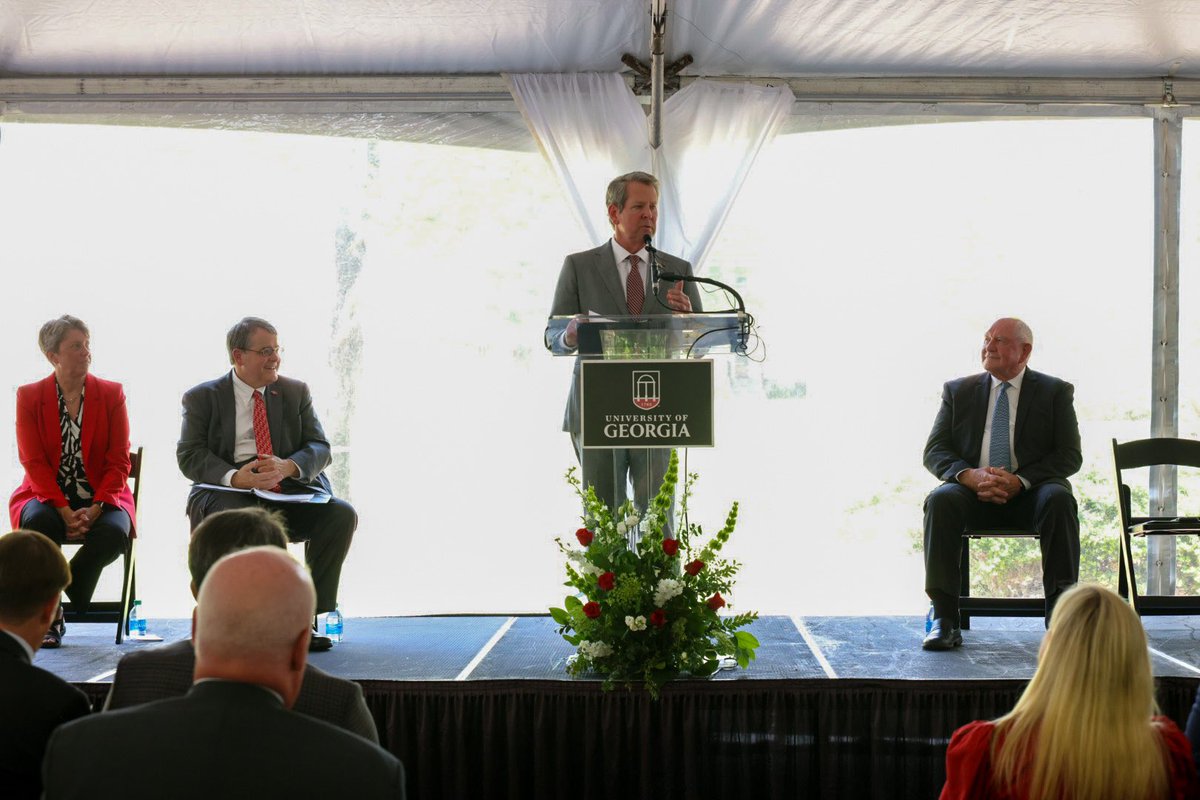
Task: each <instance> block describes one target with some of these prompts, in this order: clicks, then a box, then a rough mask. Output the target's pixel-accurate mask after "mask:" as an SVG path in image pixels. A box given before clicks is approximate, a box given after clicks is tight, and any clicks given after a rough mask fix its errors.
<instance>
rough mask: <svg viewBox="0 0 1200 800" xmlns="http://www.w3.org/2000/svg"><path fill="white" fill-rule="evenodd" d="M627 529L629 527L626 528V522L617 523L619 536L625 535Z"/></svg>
mask: <svg viewBox="0 0 1200 800" xmlns="http://www.w3.org/2000/svg"><path fill="white" fill-rule="evenodd" d="M626 530H628V528H626V527H625V523H624V522H618V523H617V535H618V536H624V535H625V531H626Z"/></svg>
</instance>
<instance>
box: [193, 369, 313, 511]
mask: <svg viewBox="0 0 1200 800" xmlns="http://www.w3.org/2000/svg"><path fill="white" fill-rule="evenodd" d="M263 395H264V396H263V399H264V401H265V403H266V406H267V424H268V426H269V427H270V429H271V449H272V450H274V452H275V455H277V456H279V457H280V458H290V459H291V460H292V461H294V462H296V466H297V467H299V468H300V475H299V477H298V478H288V479H287V480H286V481H284V483H283V491H284V492H297V491H322V492H326V493H329V494H333V492H332V490H331V489H330V486H329V479H328V478H326V477H325V473H324V472H323V470H324V469H325V468H326V467H327V466H329V462H330V461H331V460H332V459H331V456H330V454H329V441H328V440H327V439H326V438H325V429H324V428H322V427H321V421H320V420H318V419H317V415H316V412H315V411H313V403H312V395H311V394H310V393H309V391H308V385H307V384H305V383H303V382H302V381H298V380H293V379H292V378H284V377H280V378H279V380H277V381H276V382H275V383H273V384H271V385H270V386H268V387H266V390H265V392H264V393H263ZM236 420H237V414H236V411H235V410H234V404H233V373H232V371H231V372H227V373H225V375H224V376H222V377H220V378H217V379H216V380H212V381H207V382H205V383H202V384H200V385H199V386H194V387H192V388H191V389H188V391H187V393H186V394H184V396H183V429H182V431H181V432H180V434H179V444H178V445H177V446H176V448H175V457H176V459H177V460H178V461H179V469H180V470H181V471H182V472H183V474H184V475H185V476H186V477H187V478H188V479H189V480H191V481H192V482H193V483H214V484H219V483H221V479H222V478H224V477H225V474H226V473H227V472H229V470H231V469H236V468H237V467H238V466H239V465H237V464H234V461H233V444H234V436H235V433H236V432H235V430H234V426H235V424H236ZM197 491H200V490H197V489H196V488H194V487H193V488H192V492H191V494H190V495H189V496H188V503H189V505H190V504H191V498H192V496H194V495H195V494H196V492H197Z"/></svg>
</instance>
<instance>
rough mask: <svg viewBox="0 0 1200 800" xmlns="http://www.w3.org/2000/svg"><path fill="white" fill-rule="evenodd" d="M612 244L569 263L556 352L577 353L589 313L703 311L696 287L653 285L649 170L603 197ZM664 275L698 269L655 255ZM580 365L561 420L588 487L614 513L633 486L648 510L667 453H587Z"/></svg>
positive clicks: (653, 194) (654, 185)
mask: <svg viewBox="0 0 1200 800" xmlns="http://www.w3.org/2000/svg"><path fill="white" fill-rule="evenodd" d="M604 202H605V204H606V205H607V206H608V221H609V224H610V225H612V229H613V235H612V238H611V239H610V240H608V241H607V242H605V243H604V244H602V245H600V246H599V247H597V248H595V249H592V250H585V251H583V252H582V253H572V254H571V255H569V256H567V257H566V259H565V260H564V261H563V266H562V272H560V273H559V276H558V285H557V286H556V287H555V289H554V304H553V306H552V307H551V309H550V316H552V317H557V316H569V315H572V314H573V315H576V320H574V321H572V322H571V323H570V324H569V325H568V326H567V328H566V330H565V331H563V333H562V335H561V336H552V337H548V342H547V344H548V345H549V347H550V349H551V350H552V351H554V352H555V353H560V354H562V353H571V352H574V351H575V350H576V347H577V346H578V341H577V337H576V325H577V322H578V321H580V320H583V319H586V318H587V317H588V316H590V315H599V316H602V317H620V316H634V317H639V316H652V315H661V314H670V313H678V314H689V313H692V312H698V311H701V310H703V309H702V306H701V303H700V294H699V292H698V291H697V290H696V285H695V284H694V283H687V284H686V285H685V284H684V282H683V281H677V282H675V283H674V284H672V285H670V286H661V287H653V286H651V285H650V266H649V258H650V252H649V251H648V250H647V243H648V242H649V240H650V239H651V237H653V236H654V232H655V230H656V229H657V227H658V179H657V178H655V177H654V176H653V175H651V174H649V173H646V172H630V173H627V174H625V175H621V176H619V177H617V178H614V179H613V181H612V182H611V183H609V184H608V191H607V192H605V198H604ZM655 258H656V259H657V260H658V264H659V269H660V270H661V271H663V272H671V273H674V274H676V275H691V274H692V265H691V264H689V263H688V262H686V261H684V260H683V259H681V258H676V257H675V256H670V255H667V254H666V253H657V252H656V253H655ZM579 370H580V367H579V359H578V358H577V359H576V360H575V371H574V373H573V374H572V376H571V391H570V394H569V395H568V396H567V409H566V413H565V414H564V415H563V430H564V431H566V432H567V433H569V434H571V443H572V444H573V445H574V447H575V455H576V457H577V458H578V459H579V464H580V467H581V469H582V472H583V475H582V480H583V485H584V487H587V486H592V487H593V488H594V489H595V490H596V496H597V497H599V498H600V499H601V500H603V501H604V502H605V503H606V504H607V505H608V507H609V508H611V509H614V510H615V509H616V508H617V506H619V505H620V504H621V503H623V502H624V501H625V499H626V498H627V497H628V494H627V488H626V484H627V482H632V484H633V493H634V494H633V496H634V503H635V505H637V507H638V510H639V512H640V511H644V510H645V509H646V506H647V505H648V504H649V502H650V498H651V497H653V496H654V494H655V493H656V492H657V491H658V487H659V484H661V483H662V477H663V475H664V474H665V473H666V471H667V462H668V460H669V458H670V451H669V450H665V449H663V450H648V449H632V450H600V449H589V450H584V449H583V447H582V446H581V439H580V427H581V426H580V419H579Z"/></svg>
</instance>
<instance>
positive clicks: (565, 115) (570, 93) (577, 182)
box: [504, 72, 653, 249]
mask: <svg viewBox="0 0 1200 800" xmlns="http://www.w3.org/2000/svg"><path fill="white" fill-rule="evenodd" d="M504 77H505V80H507V81H508V86H509V90H510V91H511V92H512V95H513V99H514V100H516V103H517V108H519V109H520V111H521V116H523V117H524V118H525V122H526V124H527V125H528V126H529V130H530V132H532V133H533V138H534V139H535V140H536V141H537V143H538V147H540V148H541V150H542V153H543V154H544V155H545V156H546V160H547V161H549V162H550V167H551V169H553V170H554V174H555V175H556V176H557V177H558V181H559V184H560V185H561V186H562V188H563V191H564V192H566V194H567V198H568V200H569V202H570V205H571V210H572V212H573V213H574V214H575V218H576V219H577V220H578V221H579V224H580V225H582V226H583V229H584V231H585V232H586V233H587V236H588V241H591V242H595V243H596V244H599V243H600V242H603V241H604V240H605V239H607V238H608V237H609V236H610V235H611V234H610V231H611V226H610V225H609V224H608V214H607V213H606V211H605V208H604V190H605V188H606V187H607V186H608V182H609V181H611V180H612V179H613V178H615V177H616V176H617V175H622V174H624V173H626V172H633V171H634V170H644V171H646V172H649V171H650V170H651V169H652V167H653V164H652V160H651V157H650V142H649V139H648V138H647V134H646V115H645V114H644V113H642V108H641V106H640V105H638V102H637V100H636V99H635V98H634V96H633V95H632V94H631V93H630V91H629V88H628V87H627V86H626V85H625V81H624V80H623V79H622V78H621V76H620V75H618V74H616V73H615V72H611V73H608V72H576V73H568V74H551V75H505V76H504ZM580 249H582V248H580Z"/></svg>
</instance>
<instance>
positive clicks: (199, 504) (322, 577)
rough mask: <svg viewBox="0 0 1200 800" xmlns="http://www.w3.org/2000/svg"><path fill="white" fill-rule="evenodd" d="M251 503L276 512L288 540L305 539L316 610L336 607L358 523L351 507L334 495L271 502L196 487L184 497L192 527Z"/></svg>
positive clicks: (240, 494) (252, 496)
mask: <svg viewBox="0 0 1200 800" xmlns="http://www.w3.org/2000/svg"><path fill="white" fill-rule="evenodd" d="M253 506H261V507H262V508H267V509H270V510H271V511H278V512H280V513H281V514H283V518H284V521H285V522H286V524H287V535H288V540H289V541H292V542H308V547H307V548H305V551H304V552H305V560H306V561H307V562H308V568H309V571H310V572H312V579H313V584H314V586H316V589H317V613H318V614H323V613H325V612H326V611H332V610H333V609H335V608H337V594H338V584H339V583H340V582H341V580H342V562H343V561H345V560H346V554H347V553H348V552H350V540H351V539H352V538H354V530H355V529H356V528H357V527H358V514H357V513H356V512H355V510H354V507H353V506H352V505H350V504H349V503H347V502H346V501H345V500H339V499H337V498H336V497H331V498H330V499H329V502H328V503H271V502H268V501H266V500H263V499H261V498H258V497H255V496H254V495H252V494H247V493H246V492H222V491H220V490H218V489H197V490H194V491H193V494H192V496H191V497H190V498H188V518H189V520H190V521H191V523H192V530H195V529H196V526H197V525H199V524H200V523H201V521H203V519H204V518H205V517H207V516H208V515H209V514H215V513H216V512H218V511H228V510H229V509H233V508H251V507H253Z"/></svg>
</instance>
